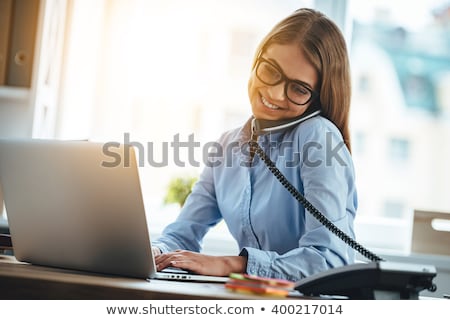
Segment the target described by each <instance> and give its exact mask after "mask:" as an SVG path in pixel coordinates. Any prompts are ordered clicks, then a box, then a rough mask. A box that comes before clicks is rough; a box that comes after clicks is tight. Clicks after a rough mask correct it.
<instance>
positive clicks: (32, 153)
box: [0, 140, 228, 282]
mask: <svg viewBox="0 0 450 320" xmlns="http://www.w3.org/2000/svg"><path fill="white" fill-rule="evenodd" d="M0 184H1V187H2V190H3V194H4V201H5V205H6V212H7V215H8V222H9V227H10V232H11V237H12V243H13V248H14V255H15V256H16V258H17V259H18V260H19V261H23V262H29V263H32V264H36V265H43V266H52V267H58V268H67V269H73V270H81V271H89V272H96V273H105V274H113V275H120V276H126V277H134V278H142V279H153V278H158V279H173V280H189V281H207V282H226V281H227V280H228V277H213V276H203V275H197V274H190V273H187V272H182V270H180V272H179V273H174V272H173V270H172V271H170V272H156V268H155V262H154V257H153V255H152V250H151V242H150V235H149V232H148V225H147V219H146V214H145V209H144V202H143V198H142V193H141V186H140V181H139V170H138V168H137V164H136V156H135V153H134V149H133V148H132V147H130V146H127V145H119V144H118V143H117V144H103V143H94V142H88V141H56V140H0Z"/></svg>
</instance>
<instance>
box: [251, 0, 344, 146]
mask: <svg viewBox="0 0 450 320" xmlns="http://www.w3.org/2000/svg"><path fill="white" fill-rule="evenodd" d="M292 43H298V45H299V48H300V49H301V50H302V51H303V53H304V55H305V56H306V58H307V59H308V60H309V62H310V63H311V64H312V65H313V66H314V67H315V69H316V71H317V74H318V76H319V80H318V87H317V91H319V101H317V102H316V103H318V104H319V105H318V107H320V109H321V114H322V116H324V117H325V118H327V119H329V120H330V121H331V122H333V123H334V124H335V125H336V127H337V128H338V129H339V131H340V132H341V134H342V137H343V139H344V143H345V144H346V146H347V148H348V149H349V150H350V151H351V144H350V130H349V123H348V122H349V112H350V99H351V79H350V65H349V60H348V53H347V46H346V43H345V40H344V37H343V35H342V33H341V31H340V30H339V28H338V27H337V25H336V24H335V23H334V22H333V21H331V20H330V19H329V18H328V17H327V16H325V15H324V14H322V13H320V12H318V11H315V10H313V9H306V8H303V9H299V10H297V11H295V12H294V13H293V14H291V15H290V16H288V17H286V18H285V19H283V20H282V21H280V22H279V23H278V24H277V25H275V27H274V28H273V29H272V30H271V31H270V32H269V33H268V34H267V35H266V36H265V38H264V39H263V40H262V41H261V43H260V45H259V47H258V49H257V51H256V55H255V59H254V62H253V68H254V67H255V66H256V62H257V59H258V58H259V57H260V56H261V54H262V53H263V52H264V51H265V50H267V48H268V47H269V46H270V45H272V44H281V45H283V44H292Z"/></svg>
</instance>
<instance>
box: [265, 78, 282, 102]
mask: <svg viewBox="0 0 450 320" xmlns="http://www.w3.org/2000/svg"><path fill="white" fill-rule="evenodd" d="M267 92H268V94H269V97H270V99H272V100H274V101H275V100H278V101H283V100H284V99H285V98H286V97H285V94H284V81H283V82H281V83H279V84H277V85H274V86H270V87H268V88H267Z"/></svg>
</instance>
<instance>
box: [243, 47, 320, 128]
mask: <svg viewBox="0 0 450 320" xmlns="http://www.w3.org/2000/svg"><path fill="white" fill-rule="evenodd" d="M261 57H262V58H264V59H265V60H268V61H269V62H271V63H272V64H273V65H275V66H277V67H278V69H279V70H280V71H282V72H283V73H284V75H285V76H286V77H287V78H289V79H291V80H299V81H301V82H303V83H305V84H306V85H307V86H308V87H309V88H311V89H312V90H314V91H317V86H318V83H317V82H318V75H317V72H316V69H315V68H314V67H313V65H312V64H311V63H309V62H308V60H307V59H306V58H305V56H304V54H303V52H302V51H301V50H300V49H299V47H298V45H297V44H286V45H280V44H273V45H271V46H269V47H268V49H267V50H266V51H265V52H264V53H263V54H262V55H261ZM285 85H286V82H285V81H283V82H281V83H279V84H277V85H274V86H270V85H266V84H264V83H262V82H261V81H260V80H259V79H258V78H257V77H256V68H254V69H253V72H252V75H251V77H250V80H249V83H248V94H249V98H250V103H251V105H252V112H253V115H254V116H255V118H257V119H265V120H282V119H291V118H295V117H298V116H300V115H302V114H303V113H304V112H305V111H306V109H307V108H308V107H309V105H310V104H311V102H312V101H313V100H311V101H309V102H308V103H307V104H305V105H297V104H295V103H293V102H291V101H290V100H289V99H288V98H287V97H286V95H285Z"/></svg>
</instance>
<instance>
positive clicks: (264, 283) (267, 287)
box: [225, 273, 295, 297]
mask: <svg viewBox="0 0 450 320" xmlns="http://www.w3.org/2000/svg"><path fill="white" fill-rule="evenodd" d="M294 286H295V282H292V281H288V280H283V279H273V278H264V277H258V276H254V275H249V274H244V273H231V274H230V279H229V280H228V281H227V283H225V288H227V289H229V290H231V291H235V292H239V293H250V294H258V295H268V296H279V297H285V296H287V295H288V294H289V292H290V291H291V290H292V289H294Z"/></svg>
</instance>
